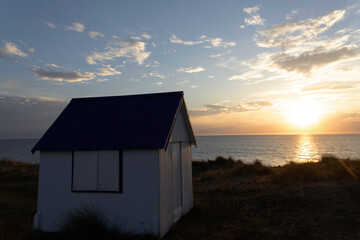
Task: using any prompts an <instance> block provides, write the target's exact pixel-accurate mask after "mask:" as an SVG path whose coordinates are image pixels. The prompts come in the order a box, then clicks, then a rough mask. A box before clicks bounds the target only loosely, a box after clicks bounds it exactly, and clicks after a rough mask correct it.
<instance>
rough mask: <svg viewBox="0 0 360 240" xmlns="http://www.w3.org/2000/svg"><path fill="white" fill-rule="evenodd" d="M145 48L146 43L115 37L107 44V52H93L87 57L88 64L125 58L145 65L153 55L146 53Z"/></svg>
mask: <svg viewBox="0 0 360 240" xmlns="http://www.w3.org/2000/svg"><path fill="white" fill-rule="evenodd" d="M145 48H146V43H144V42H141V41H136V40H134V39H128V40H125V39H122V38H119V37H117V36H113V40H112V41H111V42H110V43H108V44H107V46H106V48H105V49H106V51H105V52H92V53H91V54H90V55H86V62H87V63H88V64H91V65H93V64H97V62H104V61H105V60H114V59H116V58H121V57H125V58H130V59H133V60H134V61H135V62H137V63H138V64H143V63H144V61H145V60H146V59H147V58H148V57H149V56H150V54H151V52H146V50H145Z"/></svg>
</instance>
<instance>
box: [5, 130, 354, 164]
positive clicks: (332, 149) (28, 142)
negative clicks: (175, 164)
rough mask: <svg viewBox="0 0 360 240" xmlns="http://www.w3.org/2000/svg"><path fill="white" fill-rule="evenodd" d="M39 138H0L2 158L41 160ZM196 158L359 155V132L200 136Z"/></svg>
mask: <svg viewBox="0 0 360 240" xmlns="http://www.w3.org/2000/svg"><path fill="white" fill-rule="evenodd" d="M38 140H39V139H37V138H26V139H0V159H3V158H8V159H12V160H15V161H21V162H28V163H38V162H39V153H38V152H36V153H35V154H32V153H31V152H30V150H31V149H32V147H33V146H34V145H35V144H36V143H37V141H38ZM196 142H197V146H193V147H192V157H193V161H207V160H209V159H210V160H214V159H215V158H216V157H217V156H223V157H226V158H228V157H232V158H233V159H235V160H242V161H243V162H246V163H251V162H254V161H255V160H259V161H261V162H262V163H263V164H265V165H268V166H279V165H285V164H287V163H289V162H309V161H318V160H319V159H320V158H321V156H322V155H327V154H331V155H335V156H337V157H341V158H352V159H360V134H344V135H339V134H336V135H328V134H326V135H234V136H228V135H227V136H197V137H196Z"/></svg>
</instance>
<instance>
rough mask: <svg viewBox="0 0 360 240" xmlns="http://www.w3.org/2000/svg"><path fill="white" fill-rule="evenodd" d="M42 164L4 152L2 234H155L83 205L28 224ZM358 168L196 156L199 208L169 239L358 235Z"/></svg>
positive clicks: (339, 162) (349, 163)
mask: <svg viewBox="0 0 360 240" xmlns="http://www.w3.org/2000/svg"><path fill="white" fill-rule="evenodd" d="M37 171H38V166H37V165H30V164H24V163H16V162H12V161H9V160H0V201H1V208H0V212H1V214H0V239H21V236H23V235H24V233H25V232H27V234H26V237H25V239H151V238H152V237H151V236H138V237H132V236H129V235H128V234H120V233H119V232H116V231H114V230H112V229H106V228H104V227H103V226H102V225H101V222H100V223H99V222H97V221H98V220H97V219H96V218H92V216H93V215H92V214H90V217H89V216H88V217H86V214H84V212H78V213H74V215H73V216H70V218H69V219H68V220H69V221H68V223H69V224H68V225H67V226H66V227H65V228H64V231H63V232H62V233H61V234H44V233H41V232H36V231H35V232H34V231H33V232H29V230H30V229H31V225H32V217H33V214H34V213H35V210H36V192H37V188H36V185H37ZM357 176H360V161H359V160H351V159H339V158H336V157H333V156H323V157H322V159H321V161H320V162H318V163H303V164H296V163H289V164H287V165H285V166H283V167H267V166H264V165H263V164H261V162H260V161H256V162H255V163H253V164H245V163H243V162H241V161H234V160H233V159H231V158H229V159H225V158H222V157H218V158H217V159H215V160H214V161H207V162H194V163H193V180H194V181H193V186H194V208H193V210H192V211H191V212H190V213H189V214H188V215H187V216H185V217H183V218H182V219H181V220H180V222H179V223H177V224H176V225H175V226H174V227H173V229H172V230H171V231H170V232H169V233H168V234H167V235H166V236H165V237H164V239H169V240H170V239H360V182H359V180H358V179H357ZM85 213H86V212H85ZM88 213H89V212H88ZM90 213H91V212H90ZM84 216H85V219H86V220H84V218H83V217H84ZM94 224H95V226H96V227H95V226H94ZM89 226H90V227H89ZM81 229H82V230H84V231H82V230H81ZM89 229H91V230H93V231H89ZM86 230H87V231H86Z"/></svg>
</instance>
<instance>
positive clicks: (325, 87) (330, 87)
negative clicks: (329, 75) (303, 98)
mask: <svg viewBox="0 0 360 240" xmlns="http://www.w3.org/2000/svg"><path fill="white" fill-rule="evenodd" d="M356 88H359V86H357V85H334V83H331V82H330V83H322V84H320V85H319V84H317V85H312V86H307V87H305V88H303V89H301V91H303V92H330V91H344V90H351V89H356Z"/></svg>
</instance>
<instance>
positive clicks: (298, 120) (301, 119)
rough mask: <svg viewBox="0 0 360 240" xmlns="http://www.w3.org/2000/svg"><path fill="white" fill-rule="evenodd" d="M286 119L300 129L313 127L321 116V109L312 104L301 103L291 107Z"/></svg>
mask: <svg viewBox="0 0 360 240" xmlns="http://www.w3.org/2000/svg"><path fill="white" fill-rule="evenodd" d="M285 115H286V119H287V120H288V121H289V122H290V123H291V124H293V125H295V126H298V127H311V126H312V125H314V124H315V123H317V122H318V121H319V119H320V116H321V111H320V109H319V108H318V107H317V106H316V105H314V103H312V102H308V101H300V102H297V103H295V104H293V105H292V106H291V108H290V109H289V110H288V111H287V112H286V113H285Z"/></svg>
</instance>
